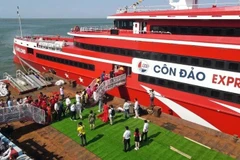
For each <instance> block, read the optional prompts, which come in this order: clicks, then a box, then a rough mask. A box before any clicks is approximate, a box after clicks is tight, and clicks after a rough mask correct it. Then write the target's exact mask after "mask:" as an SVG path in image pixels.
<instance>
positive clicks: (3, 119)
mask: <svg viewBox="0 0 240 160" xmlns="http://www.w3.org/2000/svg"><path fill="white" fill-rule="evenodd" d="M23 119H27V120H33V121H35V122H36V123H39V124H45V111H44V110H42V109H40V108H38V107H35V106H33V105H31V104H21V105H16V106H11V107H4V108H0V124H1V123H8V122H13V121H19V120H23Z"/></svg>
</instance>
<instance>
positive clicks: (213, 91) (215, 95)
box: [211, 90, 220, 98]
mask: <svg viewBox="0 0 240 160" xmlns="http://www.w3.org/2000/svg"><path fill="white" fill-rule="evenodd" d="M219 95H220V93H219V91H216V90H212V92H211V96H212V97H214V98H218V97H219Z"/></svg>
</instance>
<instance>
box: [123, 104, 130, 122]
mask: <svg viewBox="0 0 240 160" xmlns="http://www.w3.org/2000/svg"><path fill="white" fill-rule="evenodd" d="M129 106H130V104H129V103H128V101H127V100H125V103H124V104H123V109H124V116H125V118H129Z"/></svg>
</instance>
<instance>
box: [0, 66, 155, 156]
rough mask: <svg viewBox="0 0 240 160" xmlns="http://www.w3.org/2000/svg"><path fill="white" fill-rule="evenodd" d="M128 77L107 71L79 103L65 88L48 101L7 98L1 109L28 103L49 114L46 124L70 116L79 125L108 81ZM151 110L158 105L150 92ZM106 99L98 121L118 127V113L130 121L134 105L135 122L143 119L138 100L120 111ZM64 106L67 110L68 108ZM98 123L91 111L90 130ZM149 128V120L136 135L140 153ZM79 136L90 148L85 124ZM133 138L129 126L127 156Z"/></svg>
mask: <svg viewBox="0 0 240 160" xmlns="http://www.w3.org/2000/svg"><path fill="white" fill-rule="evenodd" d="M122 73H124V68H120V69H118V72H114V71H111V72H110V73H109V75H108V74H106V73H105V71H103V72H102V74H101V76H100V77H98V78H97V80H96V84H95V85H94V87H93V88H91V87H90V86H88V87H87V88H86V89H84V90H81V91H77V92H76V95H75V102H72V101H71V99H70V97H69V96H65V94H64V88H63V87H62V86H61V87H60V89H59V93H57V92H56V93H53V95H52V96H50V97H48V96H46V95H44V94H43V93H42V92H40V93H39V95H38V98H37V99H35V100H33V98H32V96H26V97H24V98H23V99H22V98H18V99H15V98H14V97H12V98H10V97H8V98H7V101H6V102H4V101H3V100H0V107H12V106H14V105H21V104H25V103H29V104H32V105H33V106H35V107H38V108H40V109H43V110H44V111H45V112H46V115H47V116H46V122H47V123H51V122H52V121H53V120H57V121H60V120H61V119H62V117H65V116H66V114H70V119H71V120H72V121H76V120H77V119H80V120H82V119H83V116H82V112H83V110H84V108H85V107H86V106H87V105H88V104H89V99H90V97H92V95H93V93H94V92H95V91H96V90H97V88H98V87H99V85H100V84H101V83H102V82H103V81H105V80H107V79H108V78H113V77H114V76H118V75H120V74H122ZM149 94H150V106H153V105H154V104H153V101H154V97H155V95H154V90H150V93H149ZM104 99H105V98H104V95H102V96H100V97H99V104H98V112H100V113H101V114H99V115H98V118H100V119H101V120H102V121H103V122H104V123H108V122H109V124H110V125H113V124H114V119H115V112H116V111H118V112H123V114H124V117H125V118H126V119H128V118H129V117H130V106H131V105H133V110H134V115H135V116H134V118H139V111H140V108H141V107H140V105H139V102H138V99H137V98H135V99H134V103H133V104H131V103H130V102H129V101H128V100H125V103H124V104H123V107H119V108H117V110H116V109H114V106H113V105H108V104H107V102H105V101H104ZM64 103H65V105H66V107H65V106H64ZM95 121H96V114H95V113H94V112H93V111H92V110H91V111H90V113H89V115H88V122H89V126H90V130H94V129H95ZM148 128H149V124H148V122H147V121H146V120H145V121H144V126H143V131H142V133H140V131H139V128H135V131H134V141H135V150H138V149H139V148H140V141H141V140H143V138H144V140H145V141H146V140H147V134H148ZM77 131H78V136H79V137H80V140H81V145H82V146H86V145H87V140H86V132H85V126H84V125H83V123H82V122H79V123H78V126H77ZM130 138H131V131H130V129H129V127H128V126H126V127H125V132H124V134H123V143H124V151H125V152H127V151H129V150H130Z"/></svg>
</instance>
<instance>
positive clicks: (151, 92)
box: [149, 89, 155, 107]
mask: <svg viewBox="0 0 240 160" xmlns="http://www.w3.org/2000/svg"><path fill="white" fill-rule="evenodd" d="M149 95H150V107H153V105H154V103H153V101H154V97H155V94H154V90H153V89H151V90H150V91H149Z"/></svg>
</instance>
